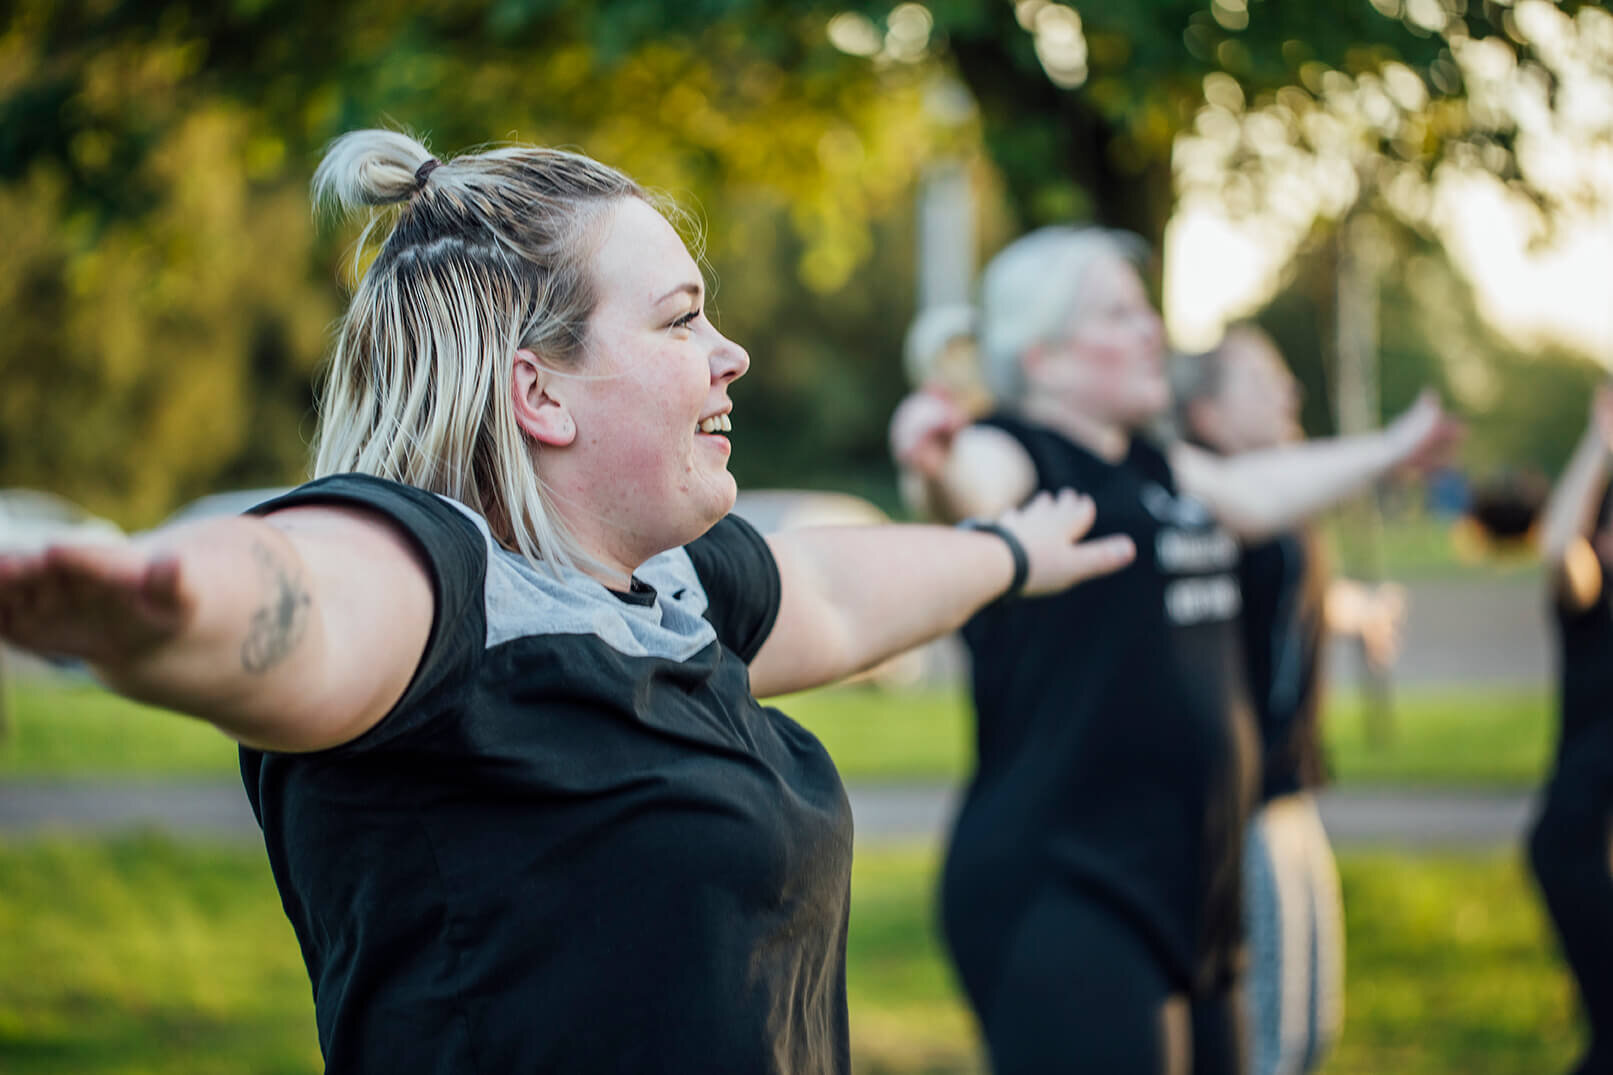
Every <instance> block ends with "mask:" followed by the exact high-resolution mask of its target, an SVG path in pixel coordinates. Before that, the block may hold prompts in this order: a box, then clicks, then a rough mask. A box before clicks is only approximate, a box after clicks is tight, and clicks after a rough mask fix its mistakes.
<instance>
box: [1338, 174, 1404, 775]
mask: <svg viewBox="0 0 1613 1075" xmlns="http://www.w3.org/2000/svg"><path fill="white" fill-rule="evenodd" d="M1335 243H1336V247H1335V250H1336V257H1337V265H1336V268H1337V276H1336V285H1335V286H1336V287H1337V289H1338V294H1337V305H1336V306H1335V311H1336V315H1335V316H1336V318H1337V322H1338V323H1337V325H1336V331H1337V343H1338V365H1337V367H1336V369H1335V376H1336V378H1337V383H1336V384H1335V385H1334V393H1333V399H1334V406H1335V408H1336V411H1337V414H1336V418H1337V420H1338V430H1339V433H1340V435H1343V436H1348V435H1350V434H1354V433H1365V432H1368V431H1370V430H1372V429H1375V428H1377V426H1378V424H1379V422H1380V421H1381V414H1380V411H1381V408H1382V400H1381V397H1380V393H1379V388H1378V273H1379V270H1380V267H1381V263H1382V259H1381V250H1382V244H1383V237H1382V233H1381V231H1380V229H1379V228H1378V226H1377V223H1376V221H1375V220H1373V219H1372V218H1371V216H1370V215H1369V214H1367V213H1366V212H1365V211H1364V210H1362V209H1361V208H1360V207H1359V206H1358V207H1357V208H1356V209H1353V210H1351V212H1350V213H1349V214H1348V215H1346V216H1345V218H1344V219H1343V220H1342V221H1341V222H1340V224H1339V229H1338V235H1337V238H1336V240H1335ZM1345 528H1346V534H1347V535H1348V537H1349V542H1348V546H1349V547H1348V551H1347V553H1346V556H1345V558H1344V565H1345V568H1346V569H1347V570H1349V571H1350V572H1351V573H1353V574H1355V575H1357V576H1359V577H1360V578H1361V579H1362V580H1363V581H1366V582H1372V583H1376V582H1382V581H1383V576H1384V562H1383V509H1382V504H1381V503H1380V501H1379V498H1378V490H1377V489H1376V488H1373V489H1370V490H1368V491H1367V492H1365V493H1363V494H1362V495H1361V496H1360V497H1358V498H1357V499H1356V500H1355V502H1354V503H1352V504H1351V505H1350V506H1349V507H1348V509H1347V510H1346V512H1345ZM1352 648H1353V649H1354V650H1355V652H1356V654H1357V657H1358V659H1359V666H1360V671H1361V687H1362V699H1363V711H1362V719H1363V722H1364V731H1365V738H1366V742H1367V744H1368V745H1369V746H1371V747H1375V748H1379V749H1381V748H1383V747H1386V746H1387V745H1388V744H1389V743H1390V742H1391V741H1392V740H1393V738H1394V713H1393V700H1392V698H1391V694H1390V683H1389V674H1388V670H1387V669H1384V668H1378V667H1375V666H1374V665H1373V664H1372V662H1371V661H1370V660H1368V659H1367V652H1366V646H1365V644H1364V643H1363V642H1362V641H1361V640H1360V639H1359V638H1358V639H1356V640H1355V643H1354V646H1353V647H1352Z"/></svg>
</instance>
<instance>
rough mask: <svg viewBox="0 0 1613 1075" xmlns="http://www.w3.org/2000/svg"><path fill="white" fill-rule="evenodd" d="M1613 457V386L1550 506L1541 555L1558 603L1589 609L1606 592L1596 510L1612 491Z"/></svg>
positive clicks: (1601, 396) (1606, 389)
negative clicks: (1596, 543) (1611, 463)
mask: <svg viewBox="0 0 1613 1075" xmlns="http://www.w3.org/2000/svg"><path fill="white" fill-rule="evenodd" d="M1610 451H1613V386H1609V385H1602V386H1601V387H1599V388H1598V389H1597V390H1596V395H1595V396H1594V397H1592V400H1591V413H1590V417H1589V420H1588V421H1587V422H1586V423H1585V433H1584V435H1583V436H1581V437H1580V439H1579V446H1578V447H1577V448H1575V449H1574V455H1573V457H1572V458H1571V459H1569V461H1568V466H1567V467H1566V468H1564V470H1563V473H1562V477H1560V478H1558V479H1557V485H1556V486H1555V487H1554V488H1553V489H1552V491H1551V498H1550V499H1549V500H1547V501H1546V508H1545V514H1544V521H1543V523H1542V525H1541V530H1540V555H1541V557H1542V558H1543V559H1544V560H1545V561H1546V566H1547V568H1548V570H1550V571H1551V573H1552V579H1553V585H1554V586H1555V587H1556V589H1557V593H1558V597H1559V599H1560V600H1562V601H1564V602H1565V603H1567V604H1568V605H1570V606H1571V607H1573V608H1587V607H1589V606H1590V604H1591V603H1592V602H1593V601H1595V600H1596V598H1597V596H1598V595H1599V594H1600V593H1601V590H1602V567H1601V560H1600V558H1599V557H1598V556H1597V554H1596V550H1595V549H1593V548H1592V547H1591V540H1590V539H1591V536H1592V534H1593V533H1594V532H1595V530H1596V523H1597V519H1596V508H1597V505H1598V504H1600V503H1601V500H1602V495H1603V493H1604V491H1605V490H1606V488H1607V481H1608V454H1609V452H1610Z"/></svg>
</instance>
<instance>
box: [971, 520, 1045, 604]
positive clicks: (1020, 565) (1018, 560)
mask: <svg viewBox="0 0 1613 1075" xmlns="http://www.w3.org/2000/svg"><path fill="white" fill-rule="evenodd" d="M958 529H959V530H978V531H980V532H981V533H984V534H996V535H997V536H998V537H1000V538H1002V539H1003V544H1005V545H1007V546H1008V551H1009V553H1010V554H1012V556H1013V557H1014V579H1013V581H1012V582H1010V583H1009V584H1008V589H1006V590H1004V591H1003V592H1002V593H1001V594H1000V595H998V597H997V600H998V601H1007V600H1010V599H1012V598H1015V597H1018V596H1019V595H1020V592H1021V591H1023V590H1024V589H1025V580H1026V579H1027V578H1029V577H1030V573H1031V558H1030V557H1029V556H1027V555H1026V554H1025V546H1023V545H1021V544H1020V543H1019V539H1018V538H1017V537H1015V536H1014V535H1013V534H1012V533H1011V532H1009V530H1008V529H1007V528H1006V527H1003V526H999V525H998V524H996V523H994V522H992V521H991V520H990V519H965V520H963V522H961V523H959V524H958Z"/></svg>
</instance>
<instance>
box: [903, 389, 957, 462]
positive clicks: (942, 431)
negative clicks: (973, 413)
mask: <svg viewBox="0 0 1613 1075" xmlns="http://www.w3.org/2000/svg"><path fill="white" fill-rule="evenodd" d="M968 424H969V416H968V414H967V413H965V412H964V411H963V409H962V408H961V407H959V406H957V404H955V403H953V402H952V401H951V400H950V399H948V398H947V397H945V396H941V395H938V394H936V393H934V392H927V391H924V392H914V393H913V394H912V395H910V396H908V397H907V398H906V399H904V400H903V401H902V402H901V403H900V404H899V405H898V406H897V408H896V412H895V413H894V414H892V415H891V424H890V450H891V457H892V458H893V459H895V460H896V462H897V463H898V464H899V465H901V466H903V467H906V468H908V469H910V470H917V471H919V473H923V474H927V473H929V472H930V471H932V470H934V469H936V467H937V460H939V461H940V462H941V463H944V462H945V460H946V451H947V448H948V446H949V445H950V444H951V442H952V438H953V437H955V436H956V435H957V434H958V432H959V431H960V430H962V429H963V428H964V427H965V426H967V425H968Z"/></svg>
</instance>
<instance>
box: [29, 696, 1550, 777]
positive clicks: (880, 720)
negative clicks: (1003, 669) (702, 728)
mask: <svg viewBox="0 0 1613 1075" xmlns="http://www.w3.org/2000/svg"><path fill="white" fill-rule="evenodd" d="M14 698H15V703H16V704H15V707H14V708H15V713H14V718H13V721H12V726H11V729H10V731H9V734H8V735H7V736H6V737H5V738H4V739H3V740H0V776H5V775H10V776H27V777H53V776H88V775H117V776H122V777H150V778H154V779H155V778H165V777H217V778H221V779H233V778H234V777H235V776H236V772H237V770H236V756H235V747H234V745H233V744H232V743H230V742H229V741H228V740H227V739H225V738H224V736H222V735H220V734H219V733H218V732H216V731H215V730H214V729H213V728H212V727H210V726H208V725H206V724H203V723H201V722H200V721H194V720H188V719H185V718H181V717H175V716H173V715H171V714H168V713H165V712H163V711H162V710H157V709H149V708H145V707H141V706H136V705H134V704H132V703H128V702H124V701H122V700H120V699H118V698H115V697H113V696H111V695H109V694H107V693H105V692H104V691H101V690H99V689H97V688H95V687H93V686H90V685H86V684H80V685H71V684H70V685H59V684H52V683H51V682H50V681H43V680H33V681H28V682H25V683H19V684H17V685H16V686H15V689H14ZM773 704H775V705H777V706H779V708H781V709H783V710H784V711H785V712H786V713H789V714H790V715H791V716H792V717H794V718H795V719H797V720H799V721H800V722H801V723H803V724H805V725H806V726H807V727H808V728H811V729H812V730H813V731H814V732H815V733H817V735H818V736H819V737H820V738H822V740H823V741H824V743H825V745H827V747H828V748H829V752H830V753H831V754H832V755H833V756H834V759H835V762H836V764H837V765H839V767H840V771H841V773H842V774H843V775H844V777H845V778H846V779H847V780H851V781H859V780H861V781H896V782H899V781H948V782H950V781H956V780H959V779H962V777H963V776H964V774H965V773H966V772H967V768H968V766H969V764H970V758H971V755H972V752H973V749H974V748H973V734H972V731H971V728H970V720H971V718H970V715H969V708H968V701H967V699H966V698H965V697H964V696H963V693H962V692H961V691H952V690H925V691H882V690H879V689H877V688H873V687H840V688H833V689H828V690H820V691H809V692H807V693H805V694H797V695H792V696H790V697H787V698H783V699H776V700H774V703H773ZM1395 706H1396V709H1395V718H1394V720H1395V737H1394V739H1393V741H1392V742H1391V743H1390V744H1389V745H1388V746H1386V747H1381V748H1380V747H1375V746H1373V745H1371V744H1370V743H1369V742H1368V741H1367V737H1366V734H1365V721H1364V720H1363V717H1362V713H1361V703H1360V701H1359V699H1358V698H1356V696H1354V695H1353V694H1350V693H1345V692H1341V693H1340V694H1339V695H1338V696H1337V697H1335V698H1334V699H1333V701H1332V704H1331V708H1330V711H1329V713H1328V718H1327V722H1326V728H1327V737H1328V748H1329V750H1330V752H1331V757H1332V759H1333V765H1334V770H1335V775H1336V778H1337V780H1338V781H1339V782H1340V783H1342V784H1362V785H1371V784H1402V785H1408V784H1409V785H1428V786H1474V787H1478V786H1489V787H1511V788H1521V787H1528V786H1530V785H1532V784H1534V783H1537V782H1538V781H1539V779H1540V777H1541V774H1542V773H1543V771H1544V768H1545V765H1546V762H1547V758H1548V756H1549V753H1550V746H1551V736H1552V720H1553V718H1552V716H1551V708H1550V702H1549V700H1548V699H1547V697H1546V695H1545V694H1544V692H1538V691H1528V690H1463V689H1447V690H1438V691H1428V690H1418V691H1404V692H1401V693H1400V694H1399V695H1397V697H1396V702H1395Z"/></svg>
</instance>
